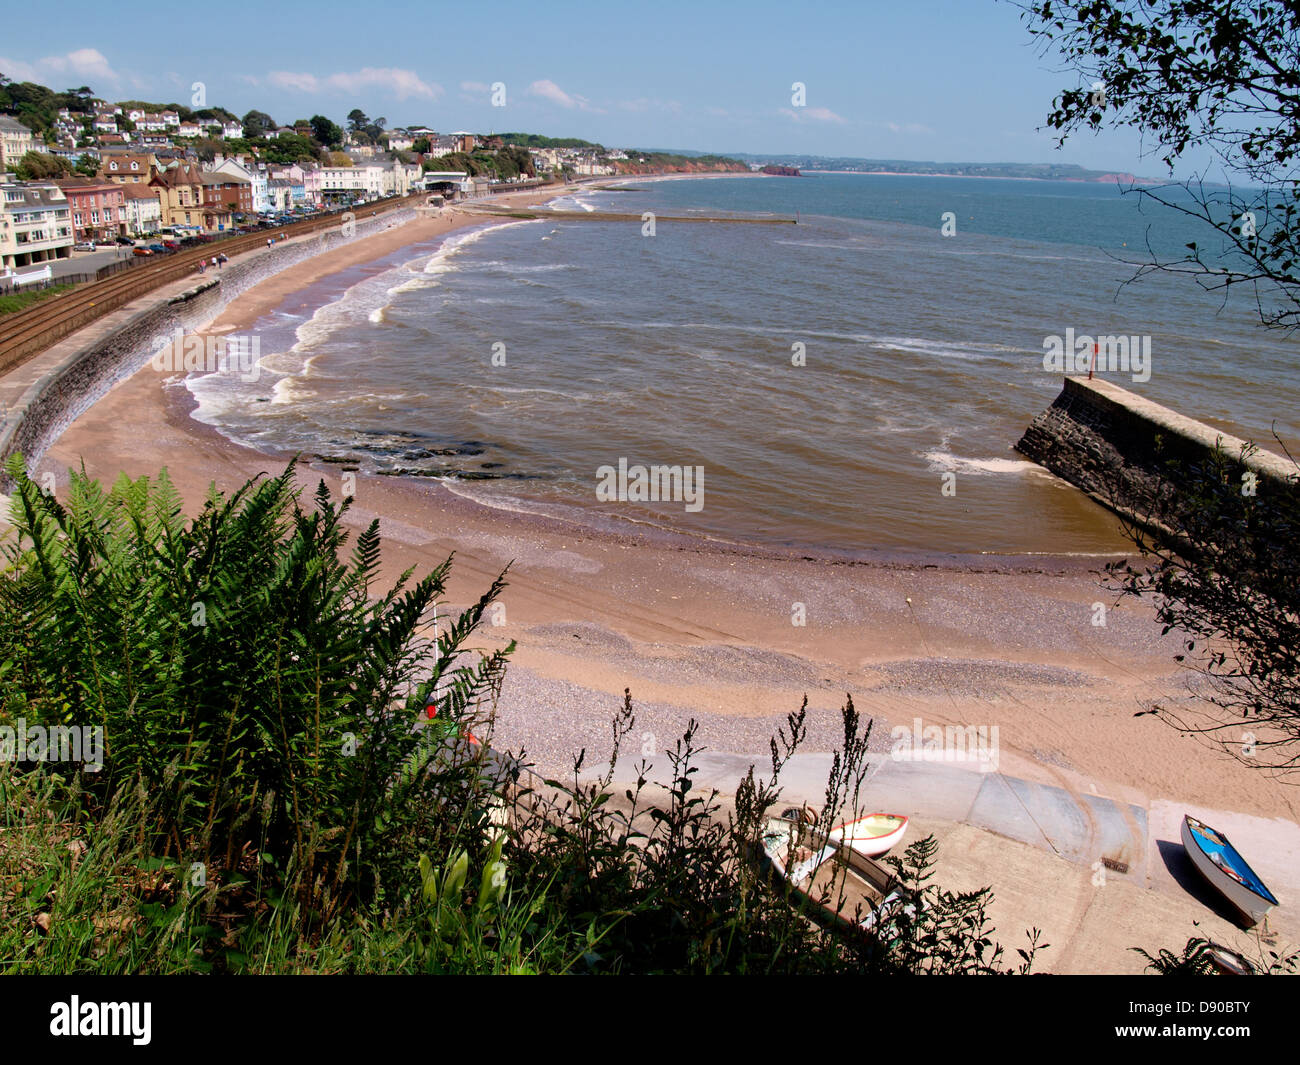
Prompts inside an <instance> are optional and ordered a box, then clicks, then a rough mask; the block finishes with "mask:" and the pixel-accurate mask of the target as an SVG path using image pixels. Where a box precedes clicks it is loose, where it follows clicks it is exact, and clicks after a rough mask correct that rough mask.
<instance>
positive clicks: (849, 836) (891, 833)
mask: <svg viewBox="0 0 1300 1065" xmlns="http://www.w3.org/2000/svg"><path fill="white" fill-rule="evenodd" d="M906 831H907V818H906V817H904V816H903V815H902V814H867V816H866V817H859V818H858V819H857V820H855V821H846V822H844V824H842V825H840V826H839V827H838V828H836V829H833V830H832V831H831V832H830V839H831V840H833V841H835V842H844V843H847V844H848V845H849V846H850V847H852V848H853V849H854V850H855V851H857V852H858V853H859V854H862V855H865V856H866V857H868V858H875V857H878V856H879V855H881V854H884V853H885V852H886V851H888V850H889V849H890V848H891V847H893V846H895V845H896V844H897V843H898V842H899V841H900V840H902V838H903V833H904V832H906Z"/></svg>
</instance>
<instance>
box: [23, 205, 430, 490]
mask: <svg viewBox="0 0 1300 1065" xmlns="http://www.w3.org/2000/svg"><path fill="white" fill-rule="evenodd" d="M416 217H417V216H416V213H415V210H414V209H413V208H400V209H398V210H394V211H389V212H386V213H384V214H380V215H377V216H375V217H373V218H366V219H364V220H362V219H358V220H356V221H355V222H353V223H352V226H353V227H354V228H352V229H350V231H349V232H348V233H346V234H345V232H344V230H343V227H342V225H340V226H339V227H338V228H334V229H328V230H324V231H322V232H317V233H312V234H310V235H308V236H304V237H297V238H294V239H292V240H288V241H285V242H284V243H279V244H275V245H272V246H271V247H269V248H266V249H264V250H259V251H256V252H252V253H250V254H248V255H244V256H240V257H239V258H237V259H233V260H231V261H230V262H228V263H226V265H225V268H224V269H223V270H221V271H220V272H219V273H218V274H217V276H216V277H212V276H211V275H209V276H208V278H207V279H206V280H204V281H202V282H200V283H198V284H196V285H193V286H192V287H190V288H188V289H186V290H184V291H183V292H180V293H176V292H175V290H174V288H173V289H170V290H168V289H164V290H163V291H162V293H159V294H155V295H154V296H152V297H147V298H151V299H153V301H154V302H153V303H152V304H151V305H150V306H149V307H146V308H144V309H143V310H139V311H137V312H135V313H133V314H130V315H129V317H128V318H127V319H126V321H125V322H120V321H119V322H117V323H116V324H113V325H112V326H110V327H108V328H105V326H104V324H103V323H99V324H98V325H92V326H90V327H88V328H87V329H85V330H83V331H82V332H80V333H77V334H74V335H73V336H72V337H69V338H68V340H66V341H63V342H62V343H61V344H60V345H58V346H57V347H56V348H53V349H51V352H50V353H47V356H37V358H36V359H33V360H31V363H29V364H28V365H29V366H31V365H33V364H37V363H40V362H42V361H43V360H45V359H46V358H47V357H48V356H54V357H53V358H50V359H49V364H48V365H45V366H42V372H41V374H40V376H39V377H38V378H37V379H36V380H35V381H33V382H32V383H31V384H30V385H29V386H28V387H27V388H26V389H25V390H24V391H23V392H22V394H21V396H19V397H18V398H17V399H16V400H15V401H13V402H12V403H11V405H9V406H8V408H7V409H4V410H2V411H0V413H2V414H3V415H4V420H3V422H2V423H0V462H3V461H5V460H7V459H8V458H9V456H10V455H12V454H14V453H20V454H22V455H23V457H24V460H25V461H26V463H27V465H28V468H29V469H30V468H32V467H33V466H34V464H35V463H36V462H37V461H38V460H39V459H40V458H41V456H42V455H44V453H45V451H46V449H47V448H48V447H49V446H50V445H51V444H52V443H53V442H54V441H55V440H57V439H58V438H59V436H60V435H61V434H62V433H63V432H64V431H65V430H66V429H67V428H68V426H69V425H71V424H72V423H73V422H74V421H75V420H76V419H77V418H78V417H79V416H80V415H81V414H82V413H84V412H85V411H86V410H87V409H88V408H89V407H90V406H91V405H92V404H93V403H94V402H95V401H96V400H97V399H99V398H100V397H101V396H103V395H104V394H105V393H107V392H108V390H109V389H110V388H112V387H113V385H115V384H116V383H117V382H118V381H122V380H125V379H126V378H128V377H130V376H131V375H132V374H134V373H135V372H136V371H137V370H139V369H140V368H141V367H142V366H144V365H145V364H146V363H147V362H148V361H149V359H150V357H151V354H152V352H153V351H154V350H155V347H156V345H157V344H158V343H159V342H160V341H162V340H165V339H167V338H168V337H171V336H173V335H174V334H175V332H176V330H178V329H179V330H181V331H182V332H184V333H192V332H195V331H197V330H199V329H202V328H203V327H204V326H206V325H208V324H209V323H211V322H212V321H213V320H214V319H215V318H216V317H217V316H218V315H219V314H220V313H221V311H222V309H223V308H224V307H225V306H226V304H228V303H230V302H231V300H233V299H235V297H237V296H239V295H240V294H241V293H243V292H246V291H248V290H249V289H250V288H252V287H253V286H254V285H256V284H258V283H259V282H262V281H264V280H266V279H267V278H268V277H271V276H273V275H274V274H278V273H279V272H280V271H282V270H286V269H288V268H289V267H291V266H295V265H297V264H298V263H301V262H303V261H304V260H306V259H310V258H312V257H313V256H316V255H320V254H321V253H323V252H327V251H331V250H333V249H334V248H337V247H340V246H341V245H343V244H346V243H350V242H351V241H353V240H356V239H359V238H361V237H365V236H369V235H371V234H374V233H377V232H380V231H382V230H384V229H388V228H390V227H392V226H394V225H404V224H406V223H407V222H410V221H413V220H414V219H415V218H416ZM168 291H171V292H172V295H170V296H168V295H166V293H167V292H168ZM81 338H85V339H81ZM69 346H71V347H72V348H73V349H74V350H72V351H67V348H68V347H69ZM60 352H62V354H59V353H60ZM19 369H20V370H21V369H22V368H19ZM15 372H17V371H15ZM0 486H2V487H3V488H4V489H6V490H7V489H8V488H10V487H11V485H10V484H9V483H8V478H7V477H3V478H0Z"/></svg>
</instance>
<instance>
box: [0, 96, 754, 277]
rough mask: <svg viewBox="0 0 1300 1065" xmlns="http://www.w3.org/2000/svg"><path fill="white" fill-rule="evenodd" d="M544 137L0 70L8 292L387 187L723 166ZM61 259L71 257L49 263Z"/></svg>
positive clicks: (2, 248) (471, 185)
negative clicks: (246, 106) (149, 100)
mask: <svg viewBox="0 0 1300 1065" xmlns="http://www.w3.org/2000/svg"><path fill="white" fill-rule="evenodd" d="M33 98H36V99H38V100H39V101H40V102H41V103H44V104H45V106H46V108H47V109H48V108H52V107H53V104H54V103H57V104H58V105H59V106H58V107H57V110H54V111H53V112H52V114H50V115H49V116H48V119H47V120H46V122H43V121H42V116H41V111H40V109H39V107H38V106H33V105H32V104H30V103H28V104H27V106H26V107H24V106H23V104H24V103H25V102H27V101H29V100H32V99H33ZM24 112H26V115H25V114H24ZM46 123H47V124H46ZM549 140H550V139H549V138H544V137H537V136H535V135H527V136H524V135H505V136H498V135H490V134H489V135H480V134H475V133H470V132H466V131H464V130H460V131H456V132H452V133H440V132H438V131H437V130H434V129H431V128H429V127H427V126H410V127H405V128H391V129H390V128H386V121H385V120H384V119H383V118H378V119H375V120H371V119H370V118H368V117H367V116H366V115H365V114H364V113H363V112H362V111H360V110H359V109H353V110H352V111H351V113H350V114H349V115H348V118H347V123H346V125H345V126H340V125H337V124H336V123H334V122H333V121H331V120H330V119H328V118H326V117H324V116H322V115H316V116H314V117H313V118H311V119H303V120H299V121H297V122H295V123H294V124H293V125H277V124H276V123H275V121H274V120H273V119H272V118H271V116H270V115H268V114H265V113H264V112H261V111H250V112H248V113H247V114H245V115H244V116H243V118H242V119H239V118H236V117H235V116H234V115H233V114H231V113H230V112H228V111H225V110H223V109H220V108H200V109H198V110H191V109H189V108H186V107H183V106H181V105H175V104H173V105H164V106H160V105H154V104H145V103H140V102H132V101H127V102H125V103H112V102H109V101H107V100H103V99H100V98H99V97H96V96H94V95H93V94H92V93H91V91H90V89H89V87H83V88H81V89H79V90H77V91H76V92H70V93H52V92H51V91H50V90H49V89H46V88H45V87H44V86H39V85H32V84H30V83H27V84H23V85H18V84H15V83H14V82H12V81H11V80H10V79H8V78H5V77H4V75H3V73H0V187H2V188H3V192H4V203H3V213H0V291H7V290H14V289H21V288H22V287H23V286H25V285H32V284H38V283H39V284H49V283H50V282H51V281H57V280H58V278H59V277H60V276H65V275H68V274H70V273H75V272H87V271H89V272H93V271H94V269H96V268H98V267H102V266H103V265H104V262H105V260H108V261H111V260H113V259H121V258H124V257H127V256H135V257H140V258H147V257H149V256H152V255H158V254H165V253H166V252H169V251H174V250H177V249H178V248H180V247H182V246H184V245H185V244H187V243H193V242H194V241H198V240H202V239H204V238H209V239H210V238H211V237H213V236H214V235H218V234H223V233H236V232H238V233H243V232H250V231H252V230H254V229H256V228H258V227H259V226H260V227H266V228H270V227H274V226H277V225H283V224H284V223H286V222H288V221H293V220H296V219H300V218H306V217H311V216H312V215H314V214H316V213H318V212H320V211H324V210H331V209H338V208H341V207H350V206H355V205H358V204H364V203H369V202H373V201H375V200H380V199H385V198H388V197H396V196H407V195H410V194H412V193H417V192H428V193H430V194H431V195H433V196H437V197H439V198H440V199H439V202H441V201H442V200H452V199H459V198H468V197H475V196H482V195H485V194H486V193H487V192H488V191H489V189H490V188H492V187H495V186H501V185H508V186H510V187H512V188H522V187H528V186H529V185H536V184H539V183H546V182H561V181H567V180H572V179H574V178H591V177H602V176H612V175H616V174H620V173H637V172H640V171H643V170H646V169H648V168H655V169H661V170H662V169H674V168H680V169H692V170H693V169H713V168H715V165H716V163H715V162H714V161H711V160H708V159H706V160H704V161H703V162H702V163H700V164H699V165H696V164H693V163H691V162H689V161H687V160H684V159H680V158H664V157H663V155H662V153H638V152H635V151H632V152H631V153H629V151H628V150H624V149H616V148H605V147H603V146H601V145H596V144H587V143H586V142H581V141H578V142H569V141H565V142H558V143H555V144H551V143H549ZM517 141H518V142H520V143H517ZM539 141H540V142H543V144H542V146H538V145H537V144H536V143H535V142H539ZM720 162H721V165H720V166H717V167H716V168H719V169H735V170H740V169H746V167H744V166H743V165H742V164H739V163H737V162H736V161H734V160H723V161H720ZM753 169H758V168H757V167H756V166H755V167H753ZM105 248H107V249H111V250H112V255H108V254H107V253H105V252H104V251H103V250H102V249H105ZM97 249H100V250H99V251H97ZM82 253H87V256H89V254H90V253H95V254H96V258H94V259H89V258H87V259H82V257H81V255H82ZM63 260H72V262H71V264H64V265H62V266H53V265H51V264H58V263H60V261H63ZM33 267H34V268H36V269H34V270H33V269H31V268H33Z"/></svg>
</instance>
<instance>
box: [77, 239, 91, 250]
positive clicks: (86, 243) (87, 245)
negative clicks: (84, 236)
mask: <svg viewBox="0 0 1300 1065" xmlns="http://www.w3.org/2000/svg"><path fill="white" fill-rule="evenodd" d="M72 250H73V251H94V250H95V245H94V244H93V243H92V242H91V241H89V240H83V241H82V242H81V243H80V244H74V245H73V246H72Z"/></svg>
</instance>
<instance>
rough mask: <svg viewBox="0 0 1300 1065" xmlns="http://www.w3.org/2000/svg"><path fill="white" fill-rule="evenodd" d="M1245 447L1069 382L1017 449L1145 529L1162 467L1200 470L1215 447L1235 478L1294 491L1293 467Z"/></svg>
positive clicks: (1178, 417) (1120, 394)
mask: <svg viewBox="0 0 1300 1065" xmlns="http://www.w3.org/2000/svg"><path fill="white" fill-rule="evenodd" d="M1245 443H1246V442H1245V441H1244V440H1242V439H1241V438H1239V437H1236V436H1231V435H1229V434H1227V433H1224V432H1222V431H1221V430H1218V429H1215V428H1214V427H1212V426H1209V425H1206V424H1205V423H1204V422H1198V421H1196V420H1194V419H1192V418H1188V417H1186V416H1185V415H1182V414H1179V413H1178V412H1177V411H1175V410H1171V409H1170V408H1168V407H1163V406H1161V405H1160V404H1159V403H1153V402H1152V401H1151V400H1149V399H1145V398H1143V397H1142V396H1139V395H1137V394H1136V393H1134V392H1130V391H1128V390H1127V389H1125V388H1121V387H1120V386H1119V385H1116V384H1113V383H1111V382H1110V381H1103V380H1100V379H1093V380H1091V381H1090V380H1088V379H1087V378H1085V377H1067V378H1066V379H1065V384H1064V387H1063V388H1062V389H1061V394H1060V395H1059V396H1057V397H1056V400H1055V402H1053V403H1052V405H1051V406H1050V407H1048V408H1047V410H1045V411H1044V412H1043V413H1042V414H1040V415H1038V417H1036V418H1035V419H1034V420H1033V422H1032V423H1031V424H1030V426H1029V428H1028V429H1026V430H1025V434H1024V436H1022V437H1021V438H1020V441H1019V443H1017V444H1016V450H1017V451H1019V452H1020V453H1021V454H1023V455H1025V456H1026V457H1027V458H1030V459H1032V460H1033V461H1034V462H1037V463H1038V464H1039V465H1040V466H1044V467H1046V468H1047V469H1048V470H1050V471H1051V472H1052V473H1054V474H1056V475H1057V476H1058V477H1060V478H1062V479H1063V480H1066V481H1069V482H1070V483H1071V484H1073V485H1075V486H1076V487H1078V488H1081V489H1082V490H1083V491H1085V492H1087V493H1088V494H1089V495H1090V496H1092V498H1093V499H1095V500H1097V502H1099V503H1101V504H1102V505H1103V506H1106V507H1109V508H1110V509H1111V510H1114V511H1116V512H1117V513H1119V514H1121V515H1123V516H1124V517H1126V518H1129V519H1133V520H1137V521H1139V522H1142V523H1143V524H1145V523H1146V522H1145V518H1146V517H1147V516H1148V515H1149V514H1150V513H1151V508H1152V506H1153V504H1154V503H1155V501H1156V499H1157V493H1158V492H1160V491H1161V485H1162V483H1163V484H1164V485H1165V488H1164V490H1165V491H1166V492H1167V491H1168V484H1167V478H1168V476H1169V474H1168V470H1167V469H1166V464H1167V463H1168V462H1169V461H1170V460H1175V461H1176V462H1177V463H1178V464H1179V465H1184V464H1192V463H1199V462H1201V461H1203V460H1204V459H1205V458H1206V457H1208V456H1209V455H1210V454H1211V453H1212V452H1213V451H1214V449H1215V448H1216V447H1219V448H1221V449H1222V450H1223V452H1224V453H1225V454H1226V455H1227V456H1228V457H1229V458H1231V459H1233V460H1235V462H1234V464H1235V466H1236V467H1237V470H1236V472H1237V473H1238V474H1245V473H1247V472H1250V473H1254V474H1255V475H1256V477H1257V478H1258V480H1259V482H1260V483H1261V485H1265V484H1271V485H1272V486H1274V487H1275V488H1280V489H1282V490H1285V491H1295V490H1296V486H1297V482H1296V474H1297V470H1296V467H1295V466H1294V465H1293V464H1292V463H1291V462H1289V461H1287V460H1286V459H1285V458H1283V457H1281V456H1279V455H1275V454H1273V453H1272V452H1270V451H1263V450H1260V451H1257V452H1255V453H1254V454H1253V455H1249V456H1246V457H1245V458H1243V457H1242V448H1243V447H1244V446H1245ZM1174 487H1175V490H1176V487H1177V486H1174Z"/></svg>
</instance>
